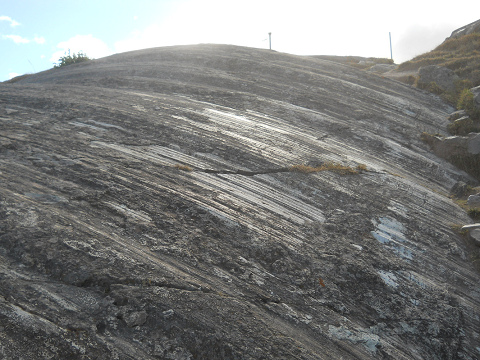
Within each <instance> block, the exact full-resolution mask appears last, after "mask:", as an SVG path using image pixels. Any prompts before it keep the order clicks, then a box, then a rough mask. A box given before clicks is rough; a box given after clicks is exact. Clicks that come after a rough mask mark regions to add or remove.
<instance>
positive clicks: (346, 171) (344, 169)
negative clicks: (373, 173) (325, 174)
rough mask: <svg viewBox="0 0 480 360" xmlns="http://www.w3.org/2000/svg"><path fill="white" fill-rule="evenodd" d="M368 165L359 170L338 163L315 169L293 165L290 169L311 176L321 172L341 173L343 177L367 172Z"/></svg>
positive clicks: (360, 167)
mask: <svg viewBox="0 0 480 360" xmlns="http://www.w3.org/2000/svg"><path fill="white" fill-rule="evenodd" d="M366 168H367V167H366V165H363V164H360V165H358V166H357V168H352V167H350V166H345V165H341V164H336V163H332V162H331V163H325V164H323V165H321V166H317V167H313V166H308V165H292V166H290V168H289V171H291V172H299V173H302V174H311V173H316V172H320V171H334V172H337V173H340V174H342V175H355V174H358V173H359V171H363V170H366Z"/></svg>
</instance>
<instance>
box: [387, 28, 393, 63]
mask: <svg viewBox="0 0 480 360" xmlns="http://www.w3.org/2000/svg"><path fill="white" fill-rule="evenodd" d="M388 37H389V38H390V59H392V61H393V52H392V33H391V32H389V33H388Z"/></svg>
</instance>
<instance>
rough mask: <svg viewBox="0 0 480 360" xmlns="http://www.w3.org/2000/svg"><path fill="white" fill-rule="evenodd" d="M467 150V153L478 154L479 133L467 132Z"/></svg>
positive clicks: (479, 149)
mask: <svg viewBox="0 0 480 360" xmlns="http://www.w3.org/2000/svg"><path fill="white" fill-rule="evenodd" d="M467 151H468V153H469V154H472V155H478V154H480V133H470V134H468V140H467Z"/></svg>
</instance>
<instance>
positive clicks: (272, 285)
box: [0, 45, 480, 359]
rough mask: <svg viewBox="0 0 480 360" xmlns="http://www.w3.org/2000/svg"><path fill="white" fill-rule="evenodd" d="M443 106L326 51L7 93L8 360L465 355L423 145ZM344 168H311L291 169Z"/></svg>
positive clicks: (3, 189)
mask: <svg viewBox="0 0 480 360" xmlns="http://www.w3.org/2000/svg"><path fill="white" fill-rule="evenodd" d="M449 112H451V108H450V107H448V106H447V105H445V104H444V103H442V102H441V101H440V100H439V99H438V98H437V97H434V96H431V95H429V94H427V93H425V92H423V91H420V90H417V89H413V88H411V87H409V86H407V85H403V84H401V83H398V82H395V81H391V80H389V79H383V78H381V77H379V76H377V75H374V74H370V73H368V72H365V71H360V70H358V69H355V68H352V67H350V66H346V65H342V64H339V63H335V62H332V61H328V60H323V59H319V58H313V57H300V56H291V55H287V54H281V53H277V52H273V51H267V50H258V49H250V48H242V47H234V46H221V45H198V46H184V47H168V48H157V49H149V50H142V51H136V52H129V53H125V54H117V55H114V56H111V57H107V58H104V59H99V60H94V61H89V62H85V63H81V64H78V65H71V66H68V67H65V68H59V69H53V70H50V71H46V72H43V73H39V74H34V75H31V76H28V77H24V78H21V79H19V80H18V81H16V82H15V83H8V84H7V83H3V84H0V123H1V127H2V131H1V133H0V181H1V184H2V185H1V186H0V354H1V356H2V357H3V358H6V359H15V358H23V359H43V358H55V359H323V358H325V359H342V358H343V359H372V358H378V359H476V358H478V357H479V356H480V349H479V347H478V344H479V340H480V338H479V336H480V335H479V333H480V328H479V322H478V319H479V316H480V308H479V306H480V305H479V304H480V301H479V300H480V292H479V287H478V282H479V273H478V271H477V270H476V269H475V268H474V261H475V260H476V261H478V259H474V258H472V254H475V252H474V251H471V249H472V248H471V247H470V246H471V244H470V243H468V242H467V240H466V239H465V238H463V237H461V236H460V235H459V234H458V233H457V232H456V231H455V230H454V229H455V227H458V226H461V225H465V224H469V223H471V219H470V218H469V217H468V216H467V214H466V213H465V211H464V210H462V209H461V208H460V207H459V206H457V205H456V204H455V203H454V202H453V201H452V200H451V199H450V198H449V191H450V189H451V188H452V187H453V186H454V184H456V183H458V182H460V181H461V182H463V183H465V184H473V183H475V180H474V179H473V178H471V177H469V176H468V175H467V174H466V173H464V172H462V171H460V170H458V169H457V168H455V167H454V166H453V165H451V164H449V163H448V162H446V161H445V160H443V159H442V158H440V157H438V156H436V155H435V154H433V153H432V152H431V151H430V148H429V146H428V145H427V144H425V143H424V142H423V141H422V140H421V139H420V136H419V134H420V133H422V132H427V133H440V134H442V135H446V133H445V131H444V129H445V128H446V125H447V124H448V120H447V114H448V113H449ZM327 163H334V164H341V165H342V166H345V167H348V168H351V169H358V170H357V171H355V172H351V174H350V175H346V174H345V173H342V172H338V171H333V170H332V171H321V172H311V173H301V172H291V171H285V169H289V167H291V166H293V165H301V164H311V165H309V166H314V167H317V166H321V165H322V164H327Z"/></svg>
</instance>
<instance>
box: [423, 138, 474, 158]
mask: <svg viewBox="0 0 480 360" xmlns="http://www.w3.org/2000/svg"><path fill="white" fill-rule="evenodd" d="M423 139H424V140H425V141H426V142H427V143H428V144H430V145H431V146H432V150H433V152H434V153H435V154H437V155H438V156H440V157H442V158H444V159H450V158H452V157H456V156H471V155H478V154H480V134H479V133H470V134H469V135H468V136H448V137H443V136H435V135H428V134H423Z"/></svg>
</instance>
